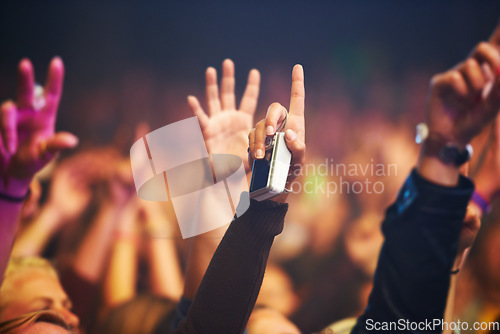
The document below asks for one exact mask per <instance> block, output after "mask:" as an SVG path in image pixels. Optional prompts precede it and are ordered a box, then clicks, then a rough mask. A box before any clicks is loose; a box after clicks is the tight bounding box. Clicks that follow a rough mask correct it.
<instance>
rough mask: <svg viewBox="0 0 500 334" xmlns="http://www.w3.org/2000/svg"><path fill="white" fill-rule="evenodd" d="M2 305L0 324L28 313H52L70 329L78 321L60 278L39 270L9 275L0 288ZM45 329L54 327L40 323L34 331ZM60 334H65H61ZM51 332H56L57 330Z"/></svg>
mask: <svg viewBox="0 0 500 334" xmlns="http://www.w3.org/2000/svg"><path fill="white" fill-rule="evenodd" d="M2 304H3V305H4V307H3V308H2V310H1V313H0V321H4V320H8V319H12V318H16V317H19V316H21V315H23V314H26V313H29V312H34V311H40V310H53V311H56V312H58V313H59V314H60V315H61V317H62V318H63V319H64V321H65V322H66V323H67V324H68V325H69V326H70V327H71V328H75V329H76V328H78V325H79V319H78V317H77V316H76V315H75V314H74V313H73V312H71V307H72V305H71V301H70V300H69V298H68V296H67V295H66V293H65V292H64V290H63V288H62V286H61V283H60V282H59V279H58V278H57V277H56V276H54V275H53V274H52V273H50V272H47V271H46V270H43V269H40V268H30V269H26V270H22V271H20V272H18V273H13V274H11V275H9V276H8V278H6V279H5V281H4V286H3V287H2ZM36 324H37V323H35V324H34V325H33V326H35V325H36ZM40 324H41V325H40ZM49 325H50V326H49ZM33 326H31V327H33ZM47 326H49V327H54V326H56V325H53V324H48V323H42V322H40V323H39V324H38V325H36V327H37V328H38V327H41V328H40V331H38V332H36V331H35V332H36V333H42V331H41V330H42V329H44V328H46V327H47ZM56 327H59V326H56ZM59 328H60V327H59ZM35 329H36V328H35ZM26 330H27V329H26ZM30 330H31V329H30ZM35 332H33V333H35ZM63 332H65V331H62V332H61V333H63ZM27 333H29V332H27ZM47 333H48V332H47ZM51 333H52V332H51ZM54 333H59V331H55V332H54Z"/></svg>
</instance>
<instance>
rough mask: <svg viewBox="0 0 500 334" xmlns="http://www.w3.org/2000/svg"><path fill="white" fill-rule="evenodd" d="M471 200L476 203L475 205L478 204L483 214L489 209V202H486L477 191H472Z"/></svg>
mask: <svg viewBox="0 0 500 334" xmlns="http://www.w3.org/2000/svg"><path fill="white" fill-rule="evenodd" d="M472 201H473V202H474V203H476V204H477V206H479V208H480V209H481V213H482V214H483V215H485V214H487V213H488V212H490V211H491V204H490V202H488V200H486V199H485V198H484V197H483V196H481V194H479V193H478V192H477V191H474V193H473V194H472Z"/></svg>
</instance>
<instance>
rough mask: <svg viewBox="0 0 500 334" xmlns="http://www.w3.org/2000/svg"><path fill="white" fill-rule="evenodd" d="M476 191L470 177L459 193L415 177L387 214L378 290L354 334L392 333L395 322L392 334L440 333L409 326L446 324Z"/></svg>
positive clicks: (461, 186)
mask: <svg viewBox="0 0 500 334" xmlns="http://www.w3.org/2000/svg"><path fill="white" fill-rule="evenodd" d="M473 190H474V186H473V184H472V182H471V181H470V180H468V179H467V178H465V177H460V181H459V184H458V186H457V187H452V188H448V187H442V186H438V185H436V184H433V183H431V182H428V181H426V180H424V179H423V178H422V177H421V176H419V175H418V173H417V171H416V170H414V171H413V172H412V174H411V175H410V177H409V178H408V179H407V181H406V183H405V184H404V186H403V188H402V189H401V191H400V193H399V195H398V198H397V200H396V202H395V203H394V204H393V205H392V206H391V207H389V209H388V210H387V212H386V218H385V221H384V222H383V224H382V231H383V233H384V235H385V242H384V244H383V246H382V250H381V253H380V256H379V261H378V264H377V270H376V272H375V278H374V286H373V290H372V292H371V295H370V298H369V302H368V306H367V308H366V309H365V312H364V314H363V315H362V316H360V317H359V318H358V322H357V324H356V326H355V327H354V329H353V331H352V333H375V332H384V333H387V332H389V331H388V330H387V329H384V328H382V326H384V325H385V326H387V325H388V324H389V323H391V322H392V323H396V325H397V326H398V327H397V330H395V331H393V330H391V331H390V332H396V333H425V332H428V333H431V332H441V328H440V327H439V328H437V327H435V328H434V327H431V326H426V327H421V329H420V330H416V331H411V330H406V329H407V328H408V327H407V324H408V323H407V321H411V322H413V323H424V324H425V323H427V324H428V323H429V322H433V321H434V319H438V320H440V319H442V318H443V314H444V309H445V306H446V299H447V294H448V288H449V279H450V270H451V267H452V265H453V261H454V259H455V257H456V253H457V245H458V238H459V234H460V230H461V227H462V223H463V219H464V217H465V213H466V209H467V204H468V202H469V199H470V197H471V195H472V192H473ZM402 324H403V325H402ZM422 326H423V325H422ZM377 328H378V329H379V330H378V331H377Z"/></svg>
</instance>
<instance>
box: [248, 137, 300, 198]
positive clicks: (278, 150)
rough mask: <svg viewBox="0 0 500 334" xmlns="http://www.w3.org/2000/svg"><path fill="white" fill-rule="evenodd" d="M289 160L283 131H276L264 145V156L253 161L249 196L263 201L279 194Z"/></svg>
mask: <svg viewBox="0 0 500 334" xmlns="http://www.w3.org/2000/svg"><path fill="white" fill-rule="evenodd" d="M291 160H292V154H291V153H290V150H289V149H288V147H286V142H285V133H284V132H276V134H275V135H274V136H273V137H272V142H271V144H270V145H267V147H266V154H265V156H264V158H263V159H259V160H254V162H253V166H252V179H251V181H250V198H253V199H255V200H257V201H263V200H266V199H269V198H273V197H275V196H278V195H279V194H281V193H282V192H283V191H284V190H285V184H286V179H287V178H288V171H289V169H290V161H291Z"/></svg>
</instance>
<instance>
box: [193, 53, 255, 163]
mask: <svg viewBox="0 0 500 334" xmlns="http://www.w3.org/2000/svg"><path fill="white" fill-rule="evenodd" d="M234 86H235V79H234V63H233V62H232V60H230V59H226V60H224V62H223V63H222V81H221V89H220V95H219V86H218V84H217V71H216V70H215V68H213V67H209V68H207V71H206V99H207V102H206V104H207V108H208V114H207V113H206V112H205V111H204V110H203V108H202V107H201V105H200V102H199V101H198V99H197V98H196V97H194V96H188V104H189V107H190V108H191V110H192V112H193V114H194V115H195V116H197V117H198V120H199V122H200V126H201V130H202V133H203V137H204V138H205V143H206V145H207V149H208V151H209V152H210V153H211V154H213V153H225V154H234V155H237V156H239V157H240V158H241V159H242V160H243V163H244V166H245V169H246V170H247V171H249V170H250V166H249V164H248V156H247V136H248V133H249V132H250V130H251V129H252V126H253V117H254V114H255V109H256V108H257V100H258V97H259V87H260V73H259V71H257V70H256V69H252V70H251V71H250V73H249V74H248V83H247V87H246V89H245V93H244V94H243V97H242V99H241V102H240V105H239V107H238V108H237V107H236V97H235V94H234Z"/></svg>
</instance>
